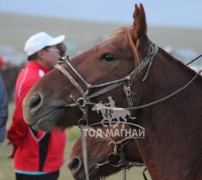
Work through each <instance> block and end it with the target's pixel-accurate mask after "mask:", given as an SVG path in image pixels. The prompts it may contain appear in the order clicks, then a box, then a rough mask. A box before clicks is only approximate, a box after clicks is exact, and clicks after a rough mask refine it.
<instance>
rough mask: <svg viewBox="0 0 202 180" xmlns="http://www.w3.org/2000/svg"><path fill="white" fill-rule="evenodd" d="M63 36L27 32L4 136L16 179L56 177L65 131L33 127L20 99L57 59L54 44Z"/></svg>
mask: <svg viewBox="0 0 202 180" xmlns="http://www.w3.org/2000/svg"><path fill="white" fill-rule="evenodd" d="M64 39H65V36H64V35H62V36H58V37H51V36H50V35H48V34H47V33H45V32H40V33H37V34H34V35H33V36H31V37H30V38H29V39H28V40H27V41H26V43H25V47H24V50H25V52H26V54H27V56H28V63H27V65H26V67H25V68H24V69H23V70H22V71H21V72H20V74H19V76H18V79H17V82H16V89H15V111H14V114H13V123H12V124H11V126H10V128H9V130H8V133H7V136H8V139H9V141H10V143H11V144H12V145H13V147H14V148H13V153H12V155H11V157H14V170H15V173H16V180H57V179H58V177H59V169H60V167H61V166H62V164H63V161H64V149H65V144H66V134H65V132H63V131H62V130H58V129H54V130H53V131H52V132H51V133H46V132H44V131H35V130H34V129H32V128H31V126H28V125H27V124H26V123H25V121H24V118H23V113H22V101H23V99H24V97H25V96H26V95H27V93H28V92H29V90H30V89H31V88H32V87H33V85H34V84H35V83H36V82H37V81H38V80H39V79H40V78H41V77H43V76H44V75H45V74H46V73H48V72H49V71H50V70H51V69H52V68H53V67H54V65H56V64H57V63H58V61H59V59H60V50H59V49H58V48H57V47H58V45H59V44H61V43H63V41H64Z"/></svg>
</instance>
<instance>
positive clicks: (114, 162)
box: [68, 124, 143, 180]
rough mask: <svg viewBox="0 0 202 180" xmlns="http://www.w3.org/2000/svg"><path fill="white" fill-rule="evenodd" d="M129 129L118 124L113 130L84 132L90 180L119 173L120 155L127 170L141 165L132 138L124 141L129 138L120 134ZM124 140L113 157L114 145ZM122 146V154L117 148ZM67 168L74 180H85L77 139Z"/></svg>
mask: <svg viewBox="0 0 202 180" xmlns="http://www.w3.org/2000/svg"><path fill="white" fill-rule="evenodd" d="M100 128H101V129H100ZM130 128H131V127H130V126H129V125H125V127H124V128H123V127H122V124H119V125H118V126H117V127H116V128H114V129H113V128H112V127H103V126H100V127H96V128H95V127H94V128H93V129H92V128H90V129H89V128H88V129H87V130H86V136H87V147H88V164H89V174H90V179H94V180H96V179H98V180H99V179H100V177H106V176H109V175H111V174H114V173H116V172H118V171H120V170H121V168H122V167H120V166H121V165H120V164H119V162H120V160H121V159H120V156H121V155H123V156H124V158H125V159H123V161H125V162H126V165H127V166H128V168H130V167H132V166H134V165H136V166H141V165H143V162H142V159H141V157H140V155H139V152H138V149H137V146H136V143H135V141H134V139H132V137H131V139H125V138H129V137H128V136H125V134H124V133H122V132H121V131H124V130H126V129H127V130H129V129H130ZM117 131H118V133H117ZM101 132H102V134H101ZM107 132H108V133H107ZM109 132H112V133H111V136H112V135H114V136H113V137H110V136H109ZM115 132H116V134H115ZM121 133H122V134H123V136H121V135H122V134H121ZM124 139H125V141H123V142H122V143H120V144H118V146H117V147H118V152H117V154H116V155H115V152H114V147H115V143H116V142H119V141H121V140H124ZM122 145H123V152H120V149H119V148H121V146H122ZM103 147H104V148H103ZM131 149H132V151H131ZM120 153H123V154H120ZM112 156H113V158H112ZM110 158H111V159H110ZM118 164H119V165H118ZM68 167H69V169H70V170H71V172H72V175H73V177H74V178H75V179H78V180H83V179H85V171H84V166H83V161H82V148H81V138H78V139H77V140H76V142H75V143H74V145H73V148H72V151H71V153H70V156H69V161H68Z"/></svg>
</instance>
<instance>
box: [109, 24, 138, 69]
mask: <svg viewBox="0 0 202 180" xmlns="http://www.w3.org/2000/svg"><path fill="white" fill-rule="evenodd" d="M132 33H133V27H121V28H119V29H117V30H115V31H114V33H113V34H112V35H111V36H110V37H109V38H108V39H111V38H114V37H116V36H122V35H123V36H125V40H128V43H129V47H130V48H131V50H132V53H133V56H134V59H135V60H136V61H135V67H137V66H138V65H139V64H140V63H141V55H140V53H139V51H138V45H139V40H138V39H137V43H135V42H134V41H133V34H132Z"/></svg>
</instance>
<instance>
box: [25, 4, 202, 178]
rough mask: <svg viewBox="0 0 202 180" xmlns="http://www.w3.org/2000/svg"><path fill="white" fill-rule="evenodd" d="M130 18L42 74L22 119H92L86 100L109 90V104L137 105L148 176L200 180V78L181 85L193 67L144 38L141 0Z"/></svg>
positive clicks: (38, 122) (58, 122)
mask: <svg viewBox="0 0 202 180" xmlns="http://www.w3.org/2000/svg"><path fill="white" fill-rule="evenodd" d="M133 17H134V23H133V26H132V27H131V28H124V29H121V30H120V31H118V32H116V33H115V34H113V35H112V36H111V37H110V38H108V39H107V40H105V41H103V42H101V43H99V44H96V45H95V46H93V47H92V48H91V49H89V50H87V51H85V52H83V53H81V54H79V55H77V56H75V57H74V58H72V60H71V63H70V62H69V61H67V63H64V64H63V65H62V67H58V66H57V67H56V69H55V70H53V71H52V72H50V73H48V74H47V75H46V76H44V77H43V78H42V79H41V80H40V81H39V82H38V83H37V84H36V85H35V87H33V89H32V90H31V91H30V93H29V94H28V95H27V97H26V99H25V101H24V104H23V108H24V117H25V119H26V122H27V123H28V124H30V125H32V126H33V127H35V128H38V129H43V130H47V131H51V130H52V129H53V127H55V126H60V127H64V128H65V127H68V126H72V125H76V124H77V121H78V119H80V118H81V117H82V115H83V117H84V119H85V115H86V116H87V115H88V123H89V124H91V123H95V122H98V121H101V118H102V117H101V115H100V114H97V113H96V112H92V111H91V109H90V108H88V113H87V110H86V109H87V107H89V106H90V103H89V101H90V102H95V103H98V102H100V101H102V102H103V103H105V102H107V97H108V96H111V97H112V98H113V99H114V100H115V102H116V107H122V108H125V107H128V106H130V107H131V106H139V107H138V108H137V107H136V108H133V109H132V110H131V111H132V113H133V115H136V123H138V124H139V125H141V126H142V127H144V128H145V133H146V137H145V139H143V140H142V139H140V140H139V139H138V140H136V143H137V146H138V149H139V151H140V154H141V156H142V158H143V161H144V163H145V164H146V166H147V168H148V170H149V172H150V175H151V177H152V179H155V180H162V179H169V180H170V179H171V180H179V179H184V180H190V179H195V180H199V179H202V156H201V154H202V143H201V142H202V133H201V130H202V121H201V119H202V111H201V107H202V93H201V91H202V78H201V77H200V76H197V77H196V78H195V80H194V81H193V82H192V83H191V84H190V83H188V82H190V80H191V79H192V78H193V77H194V76H195V75H196V73H195V72H194V71H193V70H191V69H190V68H188V67H186V66H185V65H183V64H182V63H181V62H180V61H178V60H177V59H175V58H174V57H172V56H171V55H169V54H168V53H167V52H165V51H164V50H163V49H161V48H158V49H157V46H155V45H153V44H152V42H151V41H150V40H149V38H148V36H147V34H146V32H147V24H146V18H145V12H144V8H143V6H142V5H141V4H140V6H139V7H138V6H137V5H135V12H134V15H133ZM67 71H68V73H67ZM76 82H77V84H76ZM87 82H88V83H87ZM98 84H99V85H98ZM185 85H187V86H185ZM123 87H124V90H123ZM182 87H186V88H184V89H182ZM100 89H101V90H100ZM179 89H180V90H179ZM177 90H179V91H177ZM173 92H174V93H173ZM170 94H172V95H171V96H168V95H170ZM174 95H175V96H174ZM80 97H82V98H80ZM164 97H167V98H164ZM162 98H163V99H162ZM157 100H159V101H157ZM150 102H154V103H152V104H151V105H153V106H151V105H150V106H142V105H144V104H148V103H150ZM72 103H73V104H72ZM67 104H68V105H67ZM83 113H84V114H83Z"/></svg>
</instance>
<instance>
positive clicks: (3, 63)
mask: <svg viewBox="0 0 202 180" xmlns="http://www.w3.org/2000/svg"><path fill="white" fill-rule="evenodd" d="M5 64H6V61H5V60H4V58H3V56H2V55H0V69H1V68H2V67H3V66H4V65H5Z"/></svg>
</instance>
